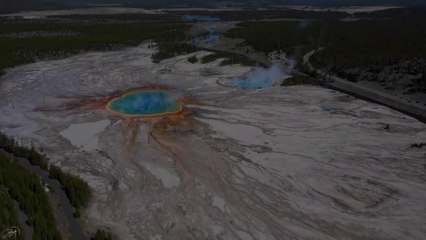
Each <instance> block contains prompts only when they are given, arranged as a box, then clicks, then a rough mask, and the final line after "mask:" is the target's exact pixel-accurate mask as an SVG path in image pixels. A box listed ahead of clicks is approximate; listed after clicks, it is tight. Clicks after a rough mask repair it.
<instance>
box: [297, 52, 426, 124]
mask: <svg viewBox="0 0 426 240" xmlns="http://www.w3.org/2000/svg"><path fill="white" fill-rule="evenodd" d="M322 50H323V48H319V49H317V50H312V51H310V52H308V53H306V54H305V55H304V56H303V63H304V64H305V65H306V66H307V67H308V68H309V70H310V71H316V72H317V73H318V75H320V76H321V77H322V78H323V79H324V82H323V83H324V84H325V85H326V86H329V87H331V88H334V89H336V90H339V91H343V92H346V93H349V94H353V95H356V96H357V97H360V98H363V99H366V100H369V101H372V102H375V103H379V104H381V105H385V106H387V107H390V108H392V109H395V110H398V111H400V112H403V113H405V114H407V115H410V116H412V117H415V118H417V119H418V120H420V121H422V122H426V107H425V106H424V105H422V104H417V103H414V102H408V101H407V100H404V99H401V98H400V97H398V96H394V95H391V94H388V93H386V92H383V91H379V90H376V89H372V88H369V87H367V86H363V85H360V84H357V83H353V82H351V81H348V80H345V79H343V78H339V77H337V76H334V75H330V74H329V73H326V72H324V71H322V70H320V69H317V68H315V67H314V66H313V65H312V64H311V63H310V61H309V60H310V58H311V57H312V56H313V55H314V54H315V53H316V52H317V51H322Z"/></svg>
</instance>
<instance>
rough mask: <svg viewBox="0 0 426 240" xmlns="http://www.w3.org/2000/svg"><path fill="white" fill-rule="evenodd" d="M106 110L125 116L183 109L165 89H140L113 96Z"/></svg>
mask: <svg viewBox="0 0 426 240" xmlns="http://www.w3.org/2000/svg"><path fill="white" fill-rule="evenodd" d="M106 107H107V110H108V111H110V112H112V113H116V114H120V115H125V116H140V117H160V116H164V115H169V114H177V113H180V112H182V111H183V105H182V104H181V103H180V101H179V100H178V99H176V98H175V97H174V96H172V94H171V93H170V92H168V91H165V90H140V91H135V92H130V93H126V94H124V95H122V96H119V97H117V98H114V99H113V100H111V101H110V102H109V103H108V104H107V106H106Z"/></svg>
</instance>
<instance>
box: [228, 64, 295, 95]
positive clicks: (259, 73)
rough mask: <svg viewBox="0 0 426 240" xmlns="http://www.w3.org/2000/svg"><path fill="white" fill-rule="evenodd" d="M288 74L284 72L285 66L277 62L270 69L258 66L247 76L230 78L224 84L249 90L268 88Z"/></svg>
mask: <svg viewBox="0 0 426 240" xmlns="http://www.w3.org/2000/svg"><path fill="white" fill-rule="evenodd" d="M286 76H287V75H286V74H285V73H284V70H283V68H282V67H281V66H280V65H278V64H276V65H273V66H272V67H270V68H268V69H265V68H260V67H257V68H255V70H254V71H253V72H251V73H250V74H249V75H247V76H246V77H236V78H232V79H229V80H228V81H226V82H224V85H225V86H228V87H234V88H242V89H249V90H250V89H251V90H253V89H260V88H267V87H272V86H274V85H275V84H277V83H278V82H279V81H280V80H282V79H283V78H285V77H286Z"/></svg>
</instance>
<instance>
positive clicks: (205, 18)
mask: <svg viewBox="0 0 426 240" xmlns="http://www.w3.org/2000/svg"><path fill="white" fill-rule="evenodd" d="M183 18H184V19H186V20H189V21H200V22H219V21H221V20H222V19H220V18H218V17H211V16H205V15H190V14H187V15H183Z"/></svg>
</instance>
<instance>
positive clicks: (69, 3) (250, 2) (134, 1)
mask: <svg viewBox="0 0 426 240" xmlns="http://www.w3.org/2000/svg"><path fill="white" fill-rule="evenodd" d="M93 4H120V5H124V6H133V7H154V8H155V7H170V6H186V7H191V6H193V7H207V6H212V5H217V4H221V5H239V6H246V7H257V6H263V7H267V6H269V5H274V4H279V5H313V6H361V5H362V6H370V5H402V6H426V0H228V1H217V0H216V1H215V0H0V13H5V12H16V11H27V10H44V9H63V8H74V7H85V6H91V5H93Z"/></svg>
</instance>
